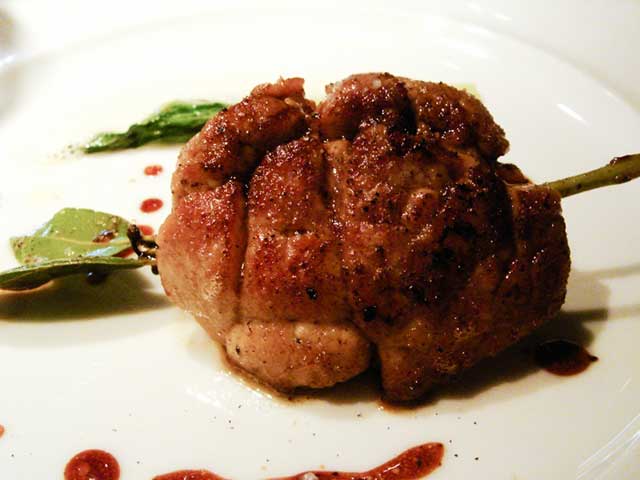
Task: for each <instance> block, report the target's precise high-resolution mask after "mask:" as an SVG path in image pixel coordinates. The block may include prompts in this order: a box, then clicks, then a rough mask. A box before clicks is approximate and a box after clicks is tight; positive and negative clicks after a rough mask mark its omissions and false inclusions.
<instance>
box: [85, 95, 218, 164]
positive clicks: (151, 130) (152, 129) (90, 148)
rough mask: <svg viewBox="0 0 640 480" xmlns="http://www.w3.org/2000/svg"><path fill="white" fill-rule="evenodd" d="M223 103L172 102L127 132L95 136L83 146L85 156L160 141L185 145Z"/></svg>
mask: <svg viewBox="0 0 640 480" xmlns="http://www.w3.org/2000/svg"><path fill="white" fill-rule="evenodd" d="M225 107H227V105H226V104H224V103H219V102H212V103H188V102H172V103H170V104H168V105H166V106H165V107H164V108H162V109H161V110H160V111H159V112H158V113H155V114H154V115H151V116H150V117H149V118H147V119H145V120H143V121H142V122H140V123H135V124H133V125H132V126H130V127H129V129H128V130H127V131H126V132H122V133H115V132H107V133H101V134H98V135H96V137H95V138H93V139H92V140H91V141H90V142H89V143H87V144H86V145H84V147H83V150H84V152H85V153H95V152H103V151H107V150H121V149H124V148H135V147H139V146H140V145H144V144H145V143H149V142H154V141H161V142H165V143H184V142H186V141H187V140H189V138H191V137H192V136H193V135H194V134H196V133H197V132H199V131H200V129H201V128H202V127H203V125H204V124H205V123H206V122H207V120H209V119H210V118H211V117H213V116H214V115H216V114H218V112H220V111H221V110H222V109H224V108H225Z"/></svg>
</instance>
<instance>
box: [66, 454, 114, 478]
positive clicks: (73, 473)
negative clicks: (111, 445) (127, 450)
mask: <svg viewBox="0 0 640 480" xmlns="http://www.w3.org/2000/svg"><path fill="white" fill-rule="evenodd" d="M119 478H120V465H118V461H117V460H116V459H115V458H114V457H113V455H111V454H110V453H107V452H105V451H103V450H85V451H84V452H80V453H78V454H77V455H76V456H75V457H73V458H72V459H71V460H69V463H67V466H66V468H65V469H64V480H118V479H119Z"/></svg>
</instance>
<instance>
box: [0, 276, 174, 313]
mask: <svg viewBox="0 0 640 480" xmlns="http://www.w3.org/2000/svg"><path fill="white" fill-rule="evenodd" d="M153 287H154V286H153V284H152V282H151V281H150V280H149V279H148V278H146V277H145V276H144V275H143V274H141V273H140V272H132V271H128V272H118V273H116V274H112V275H109V276H108V277H107V278H106V280H105V281H104V282H103V283H101V284H98V285H90V284H89V283H88V282H87V280H86V277H84V276H82V275H74V276H72V277H67V278H62V279H59V280H56V281H54V282H51V283H49V284H47V285H45V286H43V287H40V288H38V289H37V290H31V291H24V292H8V291H0V320H4V321H10V322H54V321H68V320H91V319H94V318H98V317H104V316H112V315H119V314H128V313H138V312H144V311H149V310H158V309H161V308H166V307H169V306H170V305H171V303H170V302H169V300H168V299H167V297H166V296H165V295H164V293H158V292H157V291H153Z"/></svg>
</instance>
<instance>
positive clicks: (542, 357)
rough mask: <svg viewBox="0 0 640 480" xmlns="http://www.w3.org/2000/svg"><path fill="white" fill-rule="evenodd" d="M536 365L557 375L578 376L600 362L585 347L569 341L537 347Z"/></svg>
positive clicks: (553, 341)
mask: <svg viewBox="0 0 640 480" xmlns="http://www.w3.org/2000/svg"><path fill="white" fill-rule="evenodd" d="M534 358H535V361H536V363H537V364H538V365H539V366H540V367H542V368H544V369H545V370H546V371H548V372H550V373H553V374H555V375H562V376H568V375H576V374H578V373H580V372H583V371H585V370H586V369H587V368H588V367H589V365H591V364H592V363H593V362H595V361H596V360H598V357H596V356H594V355H591V354H590V353H589V352H587V350H585V349H584V347H582V346H580V345H578V344H577V343H574V342H570V341H568V340H549V341H547V342H544V343H541V344H540V345H538V346H537V347H536V350H535V352H534Z"/></svg>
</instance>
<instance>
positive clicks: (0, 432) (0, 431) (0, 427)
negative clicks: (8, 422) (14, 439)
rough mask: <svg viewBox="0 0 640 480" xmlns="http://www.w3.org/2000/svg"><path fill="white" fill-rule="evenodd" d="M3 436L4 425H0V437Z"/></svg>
mask: <svg viewBox="0 0 640 480" xmlns="http://www.w3.org/2000/svg"><path fill="white" fill-rule="evenodd" d="M2 435H4V425H0V437H1V436H2Z"/></svg>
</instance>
